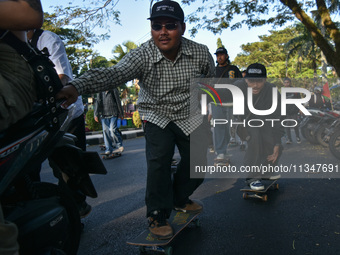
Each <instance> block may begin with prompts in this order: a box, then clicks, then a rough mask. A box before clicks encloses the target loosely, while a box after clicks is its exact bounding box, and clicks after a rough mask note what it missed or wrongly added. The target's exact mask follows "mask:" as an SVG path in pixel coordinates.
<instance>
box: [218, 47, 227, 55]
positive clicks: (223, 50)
mask: <svg viewBox="0 0 340 255" xmlns="http://www.w3.org/2000/svg"><path fill="white" fill-rule="evenodd" d="M219 53H223V54H226V55H228V51H227V50H226V49H225V48H224V47H219V48H218V49H217V50H216V52H215V55H217V54H219Z"/></svg>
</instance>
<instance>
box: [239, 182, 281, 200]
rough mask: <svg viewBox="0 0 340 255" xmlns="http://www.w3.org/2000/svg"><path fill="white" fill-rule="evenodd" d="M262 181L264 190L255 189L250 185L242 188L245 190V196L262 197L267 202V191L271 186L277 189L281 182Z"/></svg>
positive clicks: (245, 197)
mask: <svg viewBox="0 0 340 255" xmlns="http://www.w3.org/2000/svg"><path fill="white" fill-rule="evenodd" d="M261 182H262V183H263V184H264V189H263V190H253V189H251V188H250V187H249V186H246V187H244V188H243V189H241V191H242V192H243V198H244V199H247V198H251V197H252V198H259V199H262V201H265V202H266V201H267V200H268V195H267V194H266V193H267V191H268V190H269V189H270V188H271V189H275V190H278V189H279V184H278V183H277V180H261Z"/></svg>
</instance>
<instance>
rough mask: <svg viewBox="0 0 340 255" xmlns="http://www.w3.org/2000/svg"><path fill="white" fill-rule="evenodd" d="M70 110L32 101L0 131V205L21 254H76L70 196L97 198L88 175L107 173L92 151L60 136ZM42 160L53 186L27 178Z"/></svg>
mask: <svg viewBox="0 0 340 255" xmlns="http://www.w3.org/2000/svg"><path fill="white" fill-rule="evenodd" d="M71 112H72V111H71V110H66V109H63V108H62V107H60V104H58V105H57V107H54V108H53V109H52V110H51V107H48V105H46V104H39V103H37V104H36V105H35V106H34V109H33V111H32V112H31V113H30V114H29V115H28V116H26V117H25V118H24V119H22V120H20V121H19V122H18V123H16V124H14V125H13V126H11V127H10V128H9V129H7V130H5V131H3V132H1V133H0V202H1V206H2V209H3V213H4V217H5V220H7V221H10V222H14V223H15V224H16V225H17V227H18V230H19V236H18V242H19V246H20V251H19V253H20V254H21V255H25V254H35V255H36V254H38V255H39V254H44V255H45V254H67V255H75V254H77V250H78V246H79V241H80V235H81V231H82V224H81V221H80V216H79V210H78V207H77V205H76V202H75V200H74V199H73V197H72V192H74V190H80V191H81V192H82V193H83V194H85V195H86V196H89V197H92V198H95V197H97V192H96V190H95V187H94V185H93V183H92V181H91V179H90V176H89V173H93V174H106V173H107V172H106V169H105V166H104V165H103V163H102V160H101V159H100V157H99V155H98V153H97V152H84V151H82V150H81V149H80V148H78V147H76V146H75V145H74V141H75V139H76V138H75V136H73V135H71V134H68V133H66V131H65V130H67V126H68V124H69V122H70V120H71V116H70V115H71V114H72V113H71ZM45 160H48V161H49V164H50V166H51V168H52V169H53V173H54V176H55V177H56V178H57V179H58V184H54V183H49V182H42V181H37V180H34V179H33V178H32V173H34V172H35V171H36V169H37V168H39V167H40V166H41V164H42V163H43V162H44V161H45Z"/></svg>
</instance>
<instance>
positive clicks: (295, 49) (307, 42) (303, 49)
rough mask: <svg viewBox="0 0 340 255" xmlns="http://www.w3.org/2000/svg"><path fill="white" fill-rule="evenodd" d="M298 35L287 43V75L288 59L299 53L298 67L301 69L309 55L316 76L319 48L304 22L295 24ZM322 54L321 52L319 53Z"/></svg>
mask: <svg viewBox="0 0 340 255" xmlns="http://www.w3.org/2000/svg"><path fill="white" fill-rule="evenodd" d="M295 27H296V30H297V32H298V35H297V36H296V37H294V38H292V39H291V40H289V41H288V42H287V43H286V44H285V47H284V48H285V50H286V51H288V53H287V58H286V76H288V60H289V58H290V56H291V55H293V54H295V55H296V53H297V54H298V66H297V68H298V69H299V70H300V71H301V66H302V59H303V58H304V57H309V58H310V59H311V60H312V68H313V71H314V78H316V77H317V61H318V60H317V59H318V57H317V50H316V47H315V43H314V40H313V38H312V36H311V34H310V33H309V31H308V30H307V29H306V27H305V26H303V25H302V23H297V24H296V25H295ZM318 55H320V54H318Z"/></svg>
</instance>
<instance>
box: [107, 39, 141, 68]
mask: <svg viewBox="0 0 340 255" xmlns="http://www.w3.org/2000/svg"><path fill="white" fill-rule="evenodd" d="M137 47H138V46H137V45H136V44H135V43H134V42H132V41H126V42H123V45H121V44H118V45H116V46H115V47H114V48H113V50H112V53H113V54H118V55H117V56H114V57H113V59H112V60H111V61H112V63H114V64H117V63H118V62H119V61H120V60H121V59H122V58H123V57H124V56H125V55H126V54H127V53H128V52H129V51H130V50H133V49H136V48H137ZM124 48H125V50H124Z"/></svg>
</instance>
